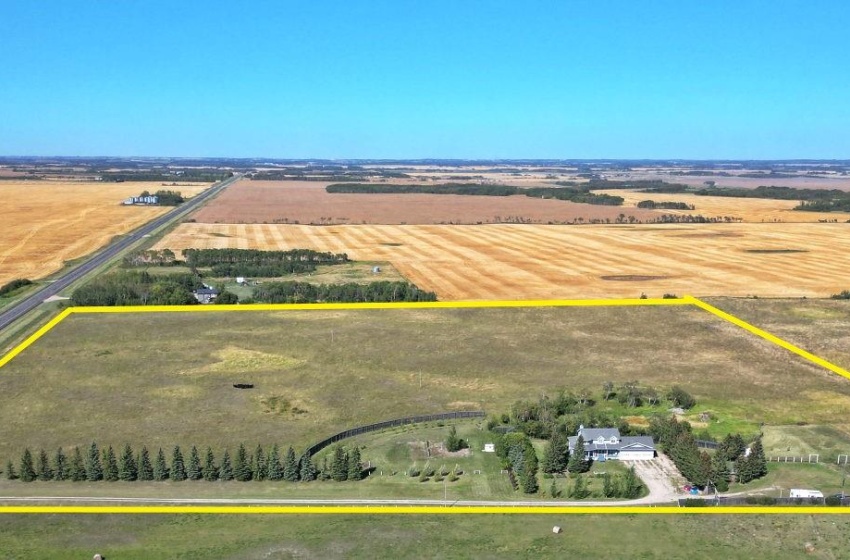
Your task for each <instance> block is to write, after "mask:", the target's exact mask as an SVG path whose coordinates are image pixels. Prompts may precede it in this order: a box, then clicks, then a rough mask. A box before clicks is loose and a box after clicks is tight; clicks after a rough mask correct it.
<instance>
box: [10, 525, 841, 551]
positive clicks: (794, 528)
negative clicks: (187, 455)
mask: <svg viewBox="0 0 850 560" xmlns="http://www.w3.org/2000/svg"><path fill="white" fill-rule="evenodd" d="M555 525H558V526H561V527H562V528H563V530H564V532H563V533H561V534H553V533H552V527H553V526H555ZM848 532H850V517H848V516H846V515H843V516H839V515H817V516H811V515H777V516H764V515H740V516H735V515H708V516H706V515H679V516H670V515H659V516H656V515H616V516H604V517H602V516H594V515H570V516H563V515H562V516H553V515H517V516H512V515H488V516H478V515H455V516H440V515H429V516H414V515H411V516H392V515H384V516H369V515H359V516H335V515H329V516H323V515H319V516H282V515H281V516H276V515H266V516H263V515H256V516H244V515H243V516H234V515H206V516H203V515H173V516H169V515H0V550H2V553H1V554H0V555H2V557H3V558H4V559H24V558H26V559H28V560H30V559H32V560H40V559H44V560H48V559H49V560H52V559H55V558H91V557H92V556H93V555H94V554H95V553H100V554H102V555H104V557H105V558H107V559H108V560H113V559H121V560H134V559H140V560H157V559H169V560H170V559H175V558H180V559H193V560H194V559H197V560H201V559H208V558H209V559H233V560H236V559H238V560H253V559H257V560H259V559H278V560H279V559H296V558H329V559H333V558H369V559H372V558H394V559H405V558H488V559H490V558H512V559H513V558H529V559H532V558H533V559H539V558H575V557H588V558H641V559H647V560H651V559H665V560H670V559H687V560H691V559H696V558H698V559H702V558H705V559H708V558H725V559H727V560H737V559H742V560H744V559H746V560H749V559H771V560H774V559H776V560H780V559H786V558H787V559H796V558H803V557H805V558H815V559H842V558H850V550H848V548H847V534H848ZM807 544H808V545H810V546H811V547H812V548H811V552H808V553H807V552H806V545H807Z"/></svg>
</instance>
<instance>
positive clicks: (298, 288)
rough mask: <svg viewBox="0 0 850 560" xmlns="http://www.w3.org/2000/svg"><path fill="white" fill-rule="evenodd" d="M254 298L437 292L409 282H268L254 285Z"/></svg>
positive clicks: (353, 298)
mask: <svg viewBox="0 0 850 560" xmlns="http://www.w3.org/2000/svg"><path fill="white" fill-rule="evenodd" d="M253 300H254V301H256V302H262V303H318V302H329V303H330V302H372V301H377V302H394V301H437V295H436V294H435V293H434V292H426V291H424V290H422V289H420V288H418V287H417V286H415V285H414V284H411V283H409V282H389V281H381V282H371V283H369V284H356V283H346V284H310V283H307V282H267V283H264V284H262V285H261V286H257V287H256V288H255V290H254V295H253Z"/></svg>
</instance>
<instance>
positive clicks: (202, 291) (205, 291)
mask: <svg viewBox="0 0 850 560" xmlns="http://www.w3.org/2000/svg"><path fill="white" fill-rule="evenodd" d="M192 293H193V294H196V295H199V296H217V295H218V290H215V289H213V288H199V289H197V290H195V291H194V292H192Z"/></svg>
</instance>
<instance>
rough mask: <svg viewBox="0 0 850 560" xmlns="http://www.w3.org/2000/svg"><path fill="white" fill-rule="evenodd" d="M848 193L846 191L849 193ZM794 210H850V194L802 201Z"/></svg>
mask: <svg viewBox="0 0 850 560" xmlns="http://www.w3.org/2000/svg"><path fill="white" fill-rule="evenodd" d="M847 194H848V193H845V195H847ZM794 210H800V211H805V212H850V196H845V197H843V198H837V199H832V200H813V201H811V202H805V201H804V202H801V203H800V204H798V205H797V206H795V207H794Z"/></svg>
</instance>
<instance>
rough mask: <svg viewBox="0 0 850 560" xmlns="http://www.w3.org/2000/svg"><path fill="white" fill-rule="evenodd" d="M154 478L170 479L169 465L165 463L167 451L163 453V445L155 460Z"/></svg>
mask: <svg viewBox="0 0 850 560" xmlns="http://www.w3.org/2000/svg"><path fill="white" fill-rule="evenodd" d="M153 479H154V480H167V479H168V465H166V463H165V453H163V451H162V447H160V448H159V451H158V452H157V454H156V459H155V460H154V462H153Z"/></svg>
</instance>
